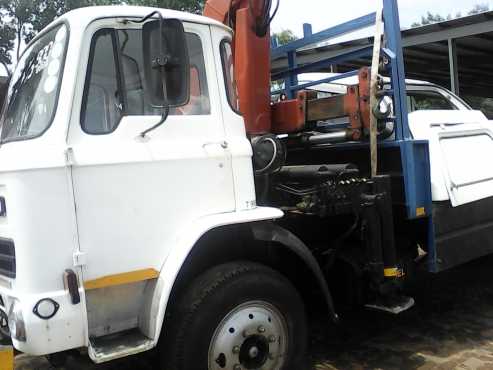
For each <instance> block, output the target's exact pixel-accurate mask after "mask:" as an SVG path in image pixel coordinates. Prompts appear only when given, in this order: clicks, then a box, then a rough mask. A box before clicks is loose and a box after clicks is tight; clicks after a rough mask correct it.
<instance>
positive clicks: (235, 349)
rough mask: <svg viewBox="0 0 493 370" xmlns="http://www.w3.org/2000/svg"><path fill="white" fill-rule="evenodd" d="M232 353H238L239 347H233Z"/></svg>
mask: <svg viewBox="0 0 493 370" xmlns="http://www.w3.org/2000/svg"><path fill="white" fill-rule="evenodd" d="M233 353H235V354H236V353H240V347H239V346H234V347H233Z"/></svg>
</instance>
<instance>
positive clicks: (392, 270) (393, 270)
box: [383, 267, 403, 277]
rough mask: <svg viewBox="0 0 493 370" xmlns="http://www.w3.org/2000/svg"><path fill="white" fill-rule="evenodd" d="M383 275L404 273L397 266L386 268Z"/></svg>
mask: <svg viewBox="0 0 493 370" xmlns="http://www.w3.org/2000/svg"><path fill="white" fill-rule="evenodd" d="M383 275H384V276H385V277H402V275H403V273H402V271H401V270H400V269H398V268H397V267H392V268H386V269H384V270H383Z"/></svg>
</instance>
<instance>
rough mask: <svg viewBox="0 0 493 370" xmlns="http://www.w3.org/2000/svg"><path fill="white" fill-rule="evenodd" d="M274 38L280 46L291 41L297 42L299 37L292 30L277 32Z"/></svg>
mask: <svg viewBox="0 0 493 370" xmlns="http://www.w3.org/2000/svg"><path fill="white" fill-rule="evenodd" d="M272 37H275V38H276V39H277V42H278V44H279V45H285V44H287V43H290V42H291V41H294V40H297V39H298V37H296V35H295V34H294V32H293V31H291V30H282V31H281V32H275V33H273V34H272Z"/></svg>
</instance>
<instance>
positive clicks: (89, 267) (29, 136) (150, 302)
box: [0, 6, 282, 362]
mask: <svg viewBox="0 0 493 370" xmlns="http://www.w3.org/2000/svg"><path fill="white" fill-rule="evenodd" d="M153 11H155V9H150V8H145V7H130V6H119V7H97V8H84V9H79V10H76V11H72V12H70V13H67V14H65V15H63V16H62V17H60V18H59V19H57V20H56V21H55V22H53V23H52V24H51V25H50V26H49V27H48V28H47V29H46V30H44V31H43V32H41V33H40V34H39V35H38V36H37V37H36V38H35V39H34V40H33V41H32V42H31V43H30V45H29V46H28V47H27V48H26V51H25V52H24V53H23V55H22V57H21V58H20V60H19V64H18V66H17V68H16V70H15V72H14V75H13V78H12V83H11V85H10V87H9V90H8V101H9V103H8V104H6V109H5V111H4V113H3V117H4V119H3V127H2V134H1V147H0V200H1V205H2V209H1V212H0V311H1V312H2V315H3V319H5V318H7V317H8V322H9V327H10V334H11V336H12V340H13V344H14V346H15V348H16V349H18V350H20V351H23V352H27V353H30V354H34V355H44V354H52V353H56V352H61V351H65V350H68V349H72V348H78V347H89V354H90V356H91V358H92V359H93V360H94V361H96V362H102V361H107V360H110V359H113V358H115V357H121V356H123V355H128V354H131V353H136V352H141V351H144V350H146V349H149V348H152V347H154V346H155V345H156V343H157V341H158V339H159V336H160V331H161V324H162V322H163V318H164V313H165V311H166V305H167V302H168V298H169V295H170V292H171V290H172V287H173V284H174V282H175V279H176V277H177V275H178V273H179V271H180V269H181V267H182V264H183V261H184V260H185V258H186V257H187V255H188V254H189V252H190V250H191V249H192V247H193V245H194V244H195V243H196V241H197V240H198V239H199V238H200V237H201V236H202V235H203V234H204V233H206V232H207V231H209V230H211V229H214V228H216V227H219V226H223V225H231V224H236V223H244V222H249V221H256V220H265V219H274V218H278V217H280V216H281V215H282V212H281V211H279V210H277V209H273V208H261V207H257V206H256V202H255V189H254V183H253V177H252V162H251V156H252V149H251V145H250V142H249V140H248V139H247V137H246V135H245V128H244V123H243V119H242V117H241V116H240V115H239V114H238V113H237V112H236V111H237V106H236V105H237V102H236V100H235V95H234V91H233V89H234V87H233V85H232V82H231V81H232V78H231V73H232V65H231V44H230V43H231V31H230V30H229V29H228V28H227V27H225V26H223V25H222V24H220V23H218V22H215V21H213V20H211V19H208V18H205V17H201V16H195V15H190V14H186V13H181V12H175V11H170V10H159V12H160V13H161V15H162V17H163V18H165V19H169V18H176V19H179V20H181V21H182V22H183V26H184V29H185V32H186V38H187V47H188V57H189V61H180V62H181V63H185V62H186V63H187V64H188V63H189V65H190V100H189V103H188V104H187V105H185V106H182V107H180V108H171V109H170V112H169V116H168V118H167V120H166V122H165V123H164V124H162V125H160V126H159V127H157V128H155V129H154V130H153V131H150V132H148V133H147V134H145V135H141V133H142V132H143V131H145V130H147V129H149V128H151V127H152V126H154V125H155V124H156V122H158V121H159V120H160V118H161V109H158V108H156V107H153V106H152V104H151V103H150V99H151V98H150V96H151V95H152V94H153V92H152V91H148V90H146V85H145V83H144V66H143V63H144V61H143V56H142V55H143V51H142V48H143V42H142V39H143V37H142V24H141V23H133V22H132V20H139V19H141V18H142V17H144V16H146V15H148V14H149V13H151V12H153ZM73 273H75V277H76V284H77V290H78V295H79V298H78V297H77V294H76V293H74V292H73V291H72V292H69V290H70V289H69V286H70V284H73V280H72V281H70V279H73V276H74V275H73ZM64 276H65V278H64ZM72 290H73V289H72ZM79 300H80V301H79ZM1 322H3V323H5V322H6V320H2V321H1ZM2 329H3V331H4V334H5V331H7V330H8V329H7V328H6V326H5V325H4V326H3V327H2ZM115 333H128V335H127V336H126V338H127V339H126V342H123V343H125V344H126V345H123V346H122V347H120V348H118V349H115V348H113V347H112V349H106V348H105V344H104V343H103V342H102V341H98V340H99V339H100V338H107V337H108V336H109V335H111V334H115Z"/></svg>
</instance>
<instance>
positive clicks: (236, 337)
mask: <svg viewBox="0 0 493 370" xmlns="http://www.w3.org/2000/svg"><path fill="white" fill-rule="evenodd" d="M287 335H288V330H287V325H286V321H285V319H284V317H283V316H282V315H281V313H280V312H279V311H278V310H277V309H276V308H275V307H273V306H272V305H271V304H269V303H267V302H261V301H251V302H246V303H244V304H242V305H239V306H238V307H236V308H234V309H233V310H231V311H230V312H229V313H228V314H227V315H226V316H225V317H224V319H223V320H222V321H221V323H220V324H219V326H218V327H217V328H216V330H215V332H214V335H213V337H212V340H211V343H210V346H209V364H208V365H209V370H221V369H228V370H230V369H232V370H247V369H258V370H279V369H281V368H282V366H283V364H284V361H285V355H286V353H287V340H288V338H287Z"/></svg>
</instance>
